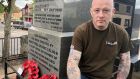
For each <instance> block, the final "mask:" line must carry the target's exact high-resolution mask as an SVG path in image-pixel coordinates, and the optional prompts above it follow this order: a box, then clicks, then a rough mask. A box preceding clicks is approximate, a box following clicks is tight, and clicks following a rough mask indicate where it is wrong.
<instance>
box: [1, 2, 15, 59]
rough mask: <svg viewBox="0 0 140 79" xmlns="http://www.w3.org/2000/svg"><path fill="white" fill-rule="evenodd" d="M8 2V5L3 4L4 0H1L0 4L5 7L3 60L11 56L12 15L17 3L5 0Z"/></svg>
mask: <svg viewBox="0 0 140 79" xmlns="http://www.w3.org/2000/svg"><path fill="white" fill-rule="evenodd" d="M5 1H6V2H7V4H8V5H7V6H6V5H3V2H4V0H0V4H1V5H2V6H3V7H4V21H5V27H4V47H3V52H2V55H3V56H2V57H3V58H2V60H4V59H6V58H7V57H8V56H9V51H10V38H11V16H12V9H13V6H14V4H15V0H5Z"/></svg>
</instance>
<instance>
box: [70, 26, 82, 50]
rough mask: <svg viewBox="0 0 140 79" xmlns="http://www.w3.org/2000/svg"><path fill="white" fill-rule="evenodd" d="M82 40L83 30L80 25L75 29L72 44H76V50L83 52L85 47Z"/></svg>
mask: <svg viewBox="0 0 140 79" xmlns="http://www.w3.org/2000/svg"><path fill="white" fill-rule="evenodd" d="M82 41H83V31H82V29H81V27H79V26H78V27H77V28H76V29H75V32H74V36H73V38H72V45H73V46H74V49H75V50H78V51H81V52H82V49H83V44H82Z"/></svg>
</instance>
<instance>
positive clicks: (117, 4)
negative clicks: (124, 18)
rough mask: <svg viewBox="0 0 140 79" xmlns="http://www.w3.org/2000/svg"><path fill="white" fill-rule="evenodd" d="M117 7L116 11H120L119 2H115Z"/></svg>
mask: <svg viewBox="0 0 140 79" xmlns="http://www.w3.org/2000/svg"><path fill="white" fill-rule="evenodd" d="M115 9H116V11H119V3H115Z"/></svg>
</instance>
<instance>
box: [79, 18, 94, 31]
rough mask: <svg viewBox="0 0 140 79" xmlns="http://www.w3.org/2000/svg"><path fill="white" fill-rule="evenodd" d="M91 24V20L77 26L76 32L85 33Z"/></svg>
mask: <svg viewBox="0 0 140 79" xmlns="http://www.w3.org/2000/svg"><path fill="white" fill-rule="evenodd" d="M91 23H92V21H91V20H89V21H87V22H84V23H82V24H80V25H79V26H77V27H76V30H81V31H86V30H87V29H89V27H90V25H91Z"/></svg>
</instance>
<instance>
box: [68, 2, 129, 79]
mask: <svg viewBox="0 0 140 79" xmlns="http://www.w3.org/2000/svg"><path fill="white" fill-rule="evenodd" d="M113 3H114V2H113V0H93V1H92V6H91V8H90V13H91V16H92V20H89V21H88V22H85V23H83V24H81V25H79V26H78V27H77V28H76V30H75V32H74V36H73V39H72V44H71V49H70V54H69V58H68V62H67V75H68V79H110V78H111V77H112V72H113V64H114V60H115V58H116V56H117V55H119V56H120V60H121V62H120V66H119V69H118V73H117V79H126V78H127V76H128V73H129V70H130V49H131V48H132V44H131V42H130V39H129V36H128V34H127V32H126V31H125V29H124V28H123V26H119V25H117V24H115V23H113V22H111V19H112V17H113V15H114V12H115V9H114V5H113Z"/></svg>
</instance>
